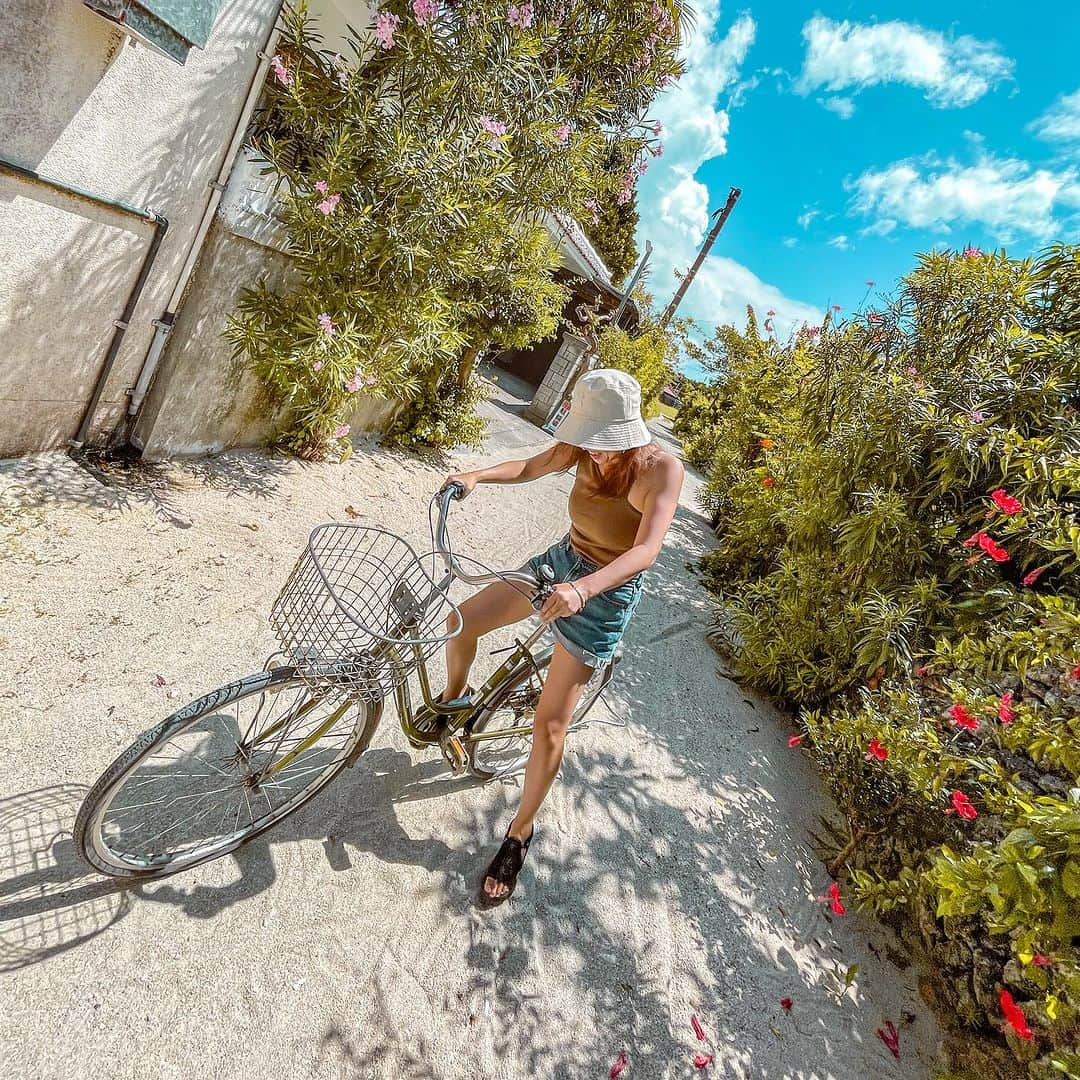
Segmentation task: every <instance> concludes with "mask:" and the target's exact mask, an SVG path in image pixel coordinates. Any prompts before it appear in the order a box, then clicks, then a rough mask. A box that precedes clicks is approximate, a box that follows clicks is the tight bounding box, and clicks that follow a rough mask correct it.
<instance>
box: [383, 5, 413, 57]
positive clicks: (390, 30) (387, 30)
mask: <svg viewBox="0 0 1080 1080" xmlns="http://www.w3.org/2000/svg"><path fill="white" fill-rule="evenodd" d="M418 18H419V16H418ZM400 25H401V19H400V18H398V16H397V15H391V14H390V12H389V11H383V12H381V13H380V14H379V17H378V19H376V20H375V37H376V38H377V39H378V41H379V43H380V44H381V45H382V47H383V48H384V49H390V48H393V45H394V34H396V33H397V28H398V26H400Z"/></svg>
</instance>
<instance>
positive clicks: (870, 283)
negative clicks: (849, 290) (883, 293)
mask: <svg viewBox="0 0 1080 1080" xmlns="http://www.w3.org/2000/svg"><path fill="white" fill-rule="evenodd" d="M866 287H867V288H868V289H872V288H873V287H874V283H873V282H872V281H868V282H867V283H866Z"/></svg>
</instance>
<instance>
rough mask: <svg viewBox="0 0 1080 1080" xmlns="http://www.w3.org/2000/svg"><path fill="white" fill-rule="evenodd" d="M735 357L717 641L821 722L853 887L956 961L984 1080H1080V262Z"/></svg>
mask: <svg viewBox="0 0 1080 1080" xmlns="http://www.w3.org/2000/svg"><path fill="white" fill-rule="evenodd" d="M708 352H709V357H710V366H711V367H712V369H713V371H714V372H715V373H716V376H715V378H714V379H713V380H712V381H711V383H710V384H709V385H708V386H705V387H702V388H699V389H695V390H694V391H693V392H692V393H688V394H687V395H686V397H685V403H684V408H683V410H682V414H681V415H680V417H679V429H680V430H682V431H684V432H686V433H688V434H689V435H690V436H691V438H692V439H693V440H694V445H695V453H696V454H697V456H698V458H699V459H700V458H705V457H707V460H708V465H707V467H708V470H709V482H708V484H707V486H706V488H705V489H704V492H703V503H704V505H705V507H706V509H707V510H709V512H710V513H711V514H713V515H714V516H715V520H716V521H717V522H718V524H717V534H718V547H717V550H716V551H715V552H713V553H712V554H710V555H709V556H708V557H707V559H706V560H705V571H706V577H707V581H708V584H709V587H710V588H711V589H712V590H713V591H714V592H715V594H716V596H717V598H718V601H719V603H718V620H717V627H716V635H717V637H718V638H719V639H720V640H722V641H723V642H725V643H726V644H727V645H728V647H729V648H730V649H731V651H732V653H733V655H734V657H735V660H736V663H737V665H738V667H739V669H740V671H741V673H742V675H743V676H744V677H745V678H746V679H747V680H748V681H749V682H751V683H753V684H755V685H757V686H759V687H761V688H764V689H766V690H768V691H771V692H773V693H774V694H776V695H778V696H780V697H782V698H783V699H785V700H787V701H788V702H790V703H792V704H793V705H794V706H796V707H798V708H799V710H800V720H801V726H802V729H803V735H802V739H803V745H804V746H805V747H806V748H807V749H808V751H809V752H810V753H812V754H813V755H814V756H815V758H816V759H817V761H818V762H819V764H820V766H821V768H822V771H823V774H824V776H825V778H826V781H827V783H828V784H829V786H830V787H831V789H832V792H833V794H834V796H835V798H836V800H837V803H838V805H839V807H840V808H841V809H842V811H843V812H844V815H845V818H846V827H845V829H844V830H841V831H839V832H837V833H835V835H834V836H833V837H831V838H830V839H829V840H828V841H827V843H826V846H827V848H828V858H829V868H830V871H831V872H832V873H833V874H834V875H837V876H840V875H843V876H845V877H846V879H847V881H848V886H847V888H848V889H849V890H850V891H851V892H852V893H853V894H854V896H855V897H856V898H857V899H859V900H860V901H862V902H863V903H864V904H865V905H867V906H868V907H870V908H871V909H873V910H875V911H877V912H879V913H887V914H889V915H890V917H896V918H898V919H899V921H900V925H901V926H902V927H903V929H904V933H905V934H907V935H908V937H909V939H910V940H912V942H913V943H916V944H918V945H919V946H920V947H921V948H923V949H925V950H928V951H929V953H930V954H931V956H932V959H933V964H932V970H933V972H934V976H933V978H932V980H931V992H932V993H935V994H937V995H938V997H939V1004H940V1005H941V1006H942V1008H943V1009H944V1010H946V1011H947V1012H949V1013H951V1014H952V1016H953V1017H954V1019H955V1022H956V1025H957V1030H958V1032H961V1033H977V1034H978V1035H979V1036H980V1038H979V1039H978V1040H966V1039H960V1040H959V1041H958V1042H957V1047H958V1051H957V1061H958V1064H959V1065H960V1066H963V1065H964V1064H965V1061H966V1063H967V1066H968V1068H969V1073H968V1074H969V1075H979V1076H989V1075H994V1076H1003V1077H1008V1076H1017V1077H1033V1078H1034V1077H1037V1078H1047V1077H1051V1076H1054V1077H1060V1076H1074V1077H1080V948H1078V943H1080V421H1078V413H1077V410H1078V407H1080V248H1077V247H1064V246H1062V247H1056V248H1053V249H1050V250H1048V251H1047V252H1045V253H1044V254H1043V255H1041V256H1040V257H1039V258H1037V259H1029V260H1014V259H1010V258H1008V257H1007V256H1006V255H1005V254H1004V253H997V254H983V253H981V252H978V251H976V250H974V249H970V248H969V249H968V250H966V251H965V252H963V253H941V252H936V253H933V254H930V255H927V256H923V257H921V258H920V260H919V264H918V266H917V268H916V269H915V270H914V271H913V272H912V273H910V274H909V275H908V276H907V277H906V278H905V279H904V281H903V282H902V283H901V285H900V288H899V290H898V292H897V294H896V296H895V297H894V298H892V299H891V300H889V301H888V302H883V303H882V304H881V305H880V306H879V307H878V308H876V309H875V310H870V311H865V312H860V313H858V314H856V315H854V316H852V317H851V318H848V319H846V320H844V321H837V320H836V319H835V318H834V317H832V316H831V315H830V317H829V318H826V319H825V320H824V321H823V324H822V325H821V326H819V327H804V328H803V329H802V330H800V331H799V332H798V333H797V334H795V335H794V337H793V339H792V340H791V341H790V342H788V343H778V342H777V341H776V340H775V339H774V338H773V336H772V335H771V334H766V335H765V336H762V335H761V334H760V333H759V332H758V328H757V324H756V322H755V321H754V320H753V319H751V321H750V323H749V325H748V327H747V330H746V332H745V333H741V334H740V333H738V332H736V331H734V330H732V329H730V328H728V329H725V330H722V331H720V332H718V335H717V338H716V339H715V341H713V342H712V343H710V345H709V347H708ZM960 1047H962V1050H961V1049H959V1048H960ZM976 1047H977V1050H976V1049H975V1048H976Z"/></svg>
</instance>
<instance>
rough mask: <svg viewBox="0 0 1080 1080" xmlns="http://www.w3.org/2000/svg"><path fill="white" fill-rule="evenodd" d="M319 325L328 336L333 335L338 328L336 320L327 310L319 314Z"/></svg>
mask: <svg viewBox="0 0 1080 1080" xmlns="http://www.w3.org/2000/svg"><path fill="white" fill-rule="evenodd" d="M319 326H320V327H321V328H322V332H323V333H324V334H326V335H327V337H333V336H334V331H335V330H336V329H337V327H335V326H334V320H333V319H331V318H330V316H329V315H327V314H326V312H325V311H324V312H323V313H322V314H321V315H320V316H319Z"/></svg>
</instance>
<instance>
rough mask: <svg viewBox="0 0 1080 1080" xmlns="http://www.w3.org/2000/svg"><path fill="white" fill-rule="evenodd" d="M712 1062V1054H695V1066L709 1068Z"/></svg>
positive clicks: (696, 1067)
mask: <svg viewBox="0 0 1080 1080" xmlns="http://www.w3.org/2000/svg"><path fill="white" fill-rule="evenodd" d="M711 1064H712V1054H695V1055H694V1068H695V1069H707V1068H708V1067H709V1066H710V1065H711Z"/></svg>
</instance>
